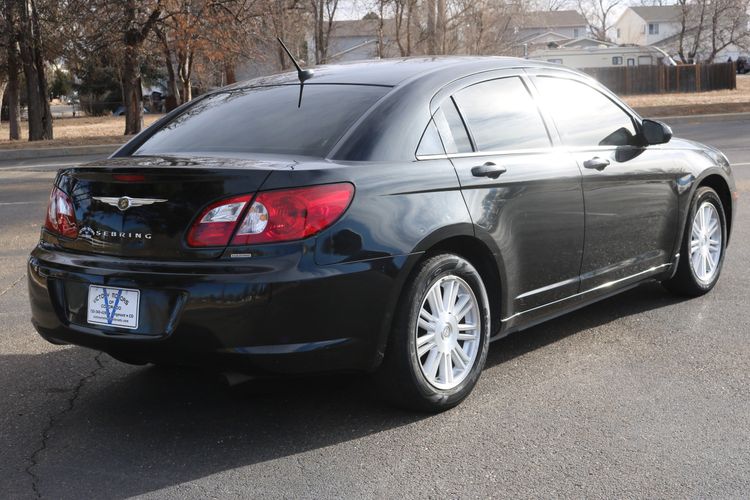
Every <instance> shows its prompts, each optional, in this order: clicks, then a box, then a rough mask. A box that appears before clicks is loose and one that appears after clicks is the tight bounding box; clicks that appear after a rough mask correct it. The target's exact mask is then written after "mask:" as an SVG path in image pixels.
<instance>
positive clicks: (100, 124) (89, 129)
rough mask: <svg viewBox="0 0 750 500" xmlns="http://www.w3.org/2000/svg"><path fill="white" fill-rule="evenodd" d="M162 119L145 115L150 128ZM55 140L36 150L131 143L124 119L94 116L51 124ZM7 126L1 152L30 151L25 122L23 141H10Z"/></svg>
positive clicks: (0, 131) (0, 134)
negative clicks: (128, 141) (11, 150)
mask: <svg viewBox="0 0 750 500" xmlns="http://www.w3.org/2000/svg"><path fill="white" fill-rule="evenodd" d="M161 117H162V115H146V116H144V117H143V125H144V126H145V127H148V126H149V125H151V124H152V123H154V122H155V121H156V120H158V119H159V118H161ZM52 126H53V132H54V135H55V139H54V140H52V141H39V142H34V146H33V147H35V148H36V147H39V148H43V147H57V146H83V145H92V144H121V143H123V142H125V141H126V140H127V139H129V136H124V135H122V133H123V132H124V131H125V117H124V116H92V117H88V116H86V117H77V118H56V119H55V120H54V122H53V124H52ZM8 133H9V131H8V123H7V122H3V123H2V124H0V149H16V148H25V147H29V142H28V141H27V139H28V128H27V124H26V122H22V123H21V140H20V141H12V142H11V141H9V140H8Z"/></svg>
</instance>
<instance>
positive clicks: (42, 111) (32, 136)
mask: <svg viewBox="0 0 750 500" xmlns="http://www.w3.org/2000/svg"><path fill="white" fill-rule="evenodd" d="M15 14H16V16H14V17H12V18H15V19H16V20H17V21H18V32H17V35H18V47H19V55H20V62H21V69H22V70H23V73H24V77H25V82H26V99H27V102H28V116H29V140H30V141H38V140H44V139H52V113H51V112H50V107H49V99H48V96H47V77H46V74H45V55H44V47H43V42H42V31H41V24H40V22H39V11H38V10H37V5H36V0H20V1H19V4H18V9H17V12H16V13H15Z"/></svg>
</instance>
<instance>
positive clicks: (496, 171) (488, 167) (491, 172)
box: [471, 161, 507, 179]
mask: <svg viewBox="0 0 750 500" xmlns="http://www.w3.org/2000/svg"><path fill="white" fill-rule="evenodd" d="M506 171H507V169H506V168H505V167H503V166H502V165H495V164H494V163H492V162H491V161H488V162H487V163H485V164H484V165H477V166H476V167H472V169H471V175H473V176H474V177H489V178H490V179H497V178H498V177H500V175H501V174H504V173H505V172H506Z"/></svg>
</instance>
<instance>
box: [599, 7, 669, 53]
mask: <svg viewBox="0 0 750 500" xmlns="http://www.w3.org/2000/svg"><path fill="white" fill-rule="evenodd" d="M681 18H682V11H681V10H680V7H679V6H677V5H664V6H653V7H628V8H627V9H625V11H624V12H623V13H622V15H621V16H620V17H619V19H617V22H615V25H614V28H613V30H614V38H615V41H616V42H617V44H618V45H656V44H657V43H658V42H660V41H662V40H664V39H666V38H669V37H671V36H673V35H675V34H677V33H678V32H679V31H680V20H681Z"/></svg>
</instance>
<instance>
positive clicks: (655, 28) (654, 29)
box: [648, 23, 659, 35]
mask: <svg viewBox="0 0 750 500" xmlns="http://www.w3.org/2000/svg"><path fill="white" fill-rule="evenodd" d="M648 34H649V35H658V34H659V23H648Z"/></svg>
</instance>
